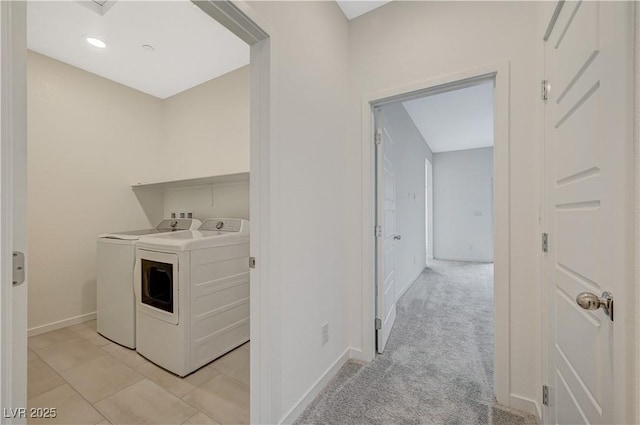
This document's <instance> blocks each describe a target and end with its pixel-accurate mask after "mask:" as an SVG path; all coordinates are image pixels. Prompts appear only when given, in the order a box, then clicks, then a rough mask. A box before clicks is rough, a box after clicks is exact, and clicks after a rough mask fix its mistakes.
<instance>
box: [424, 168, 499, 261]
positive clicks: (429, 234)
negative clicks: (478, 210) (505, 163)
mask: <svg viewBox="0 0 640 425" xmlns="http://www.w3.org/2000/svg"><path fill="white" fill-rule="evenodd" d="M424 175H425V181H426V184H425V185H424V199H425V204H426V206H425V211H424V216H425V220H426V224H425V228H426V229H427V231H426V241H425V245H427V246H426V251H425V252H426V253H427V255H426V261H427V262H428V261H429V260H433V251H434V247H433V161H431V160H430V159H429V158H425V161H424ZM491 185H493V180H492V181H491ZM492 196H493V195H492ZM492 214H493V211H492Z"/></svg>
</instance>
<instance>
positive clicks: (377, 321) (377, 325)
mask: <svg viewBox="0 0 640 425" xmlns="http://www.w3.org/2000/svg"><path fill="white" fill-rule="evenodd" d="M380 329H382V320H381V319H376V330H377V331H379V330H380Z"/></svg>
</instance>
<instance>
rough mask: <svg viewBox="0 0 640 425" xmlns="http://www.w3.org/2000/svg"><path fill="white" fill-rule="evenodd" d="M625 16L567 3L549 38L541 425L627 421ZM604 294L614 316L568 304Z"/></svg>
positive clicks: (614, 6)
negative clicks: (610, 297) (544, 384)
mask: <svg viewBox="0 0 640 425" xmlns="http://www.w3.org/2000/svg"><path fill="white" fill-rule="evenodd" d="M630 16H633V13H632V8H631V6H630V5H629V4H627V3H623V2H588V1H584V2H566V3H564V5H563V6H562V9H561V12H560V15H559V16H558V20H557V21H556V23H555V26H554V27H553V31H552V32H551V35H550V37H549V39H548V41H546V43H545V68H546V74H547V79H548V81H549V87H550V93H549V97H548V100H547V101H546V106H545V127H546V131H545V170H546V172H545V174H546V184H545V186H546V189H545V194H546V202H547V210H546V211H547V212H546V220H545V223H546V228H547V231H548V233H549V251H548V253H547V254H546V261H545V264H546V273H545V274H546V285H545V291H546V294H547V296H546V299H547V307H548V316H547V320H548V326H547V330H548V333H547V334H548V339H547V366H548V367H547V373H548V376H547V384H548V386H549V406H548V408H546V409H545V415H546V418H545V422H546V423H552V424H614V423H628V418H627V416H626V412H627V407H628V406H626V388H627V382H626V380H627V379H628V378H627V372H631V369H629V370H627V369H626V364H627V359H626V358H625V343H626V341H625V333H626V331H627V330H626V329H625V321H627V320H629V319H628V317H627V311H628V309H627V306H626V303H627V298H628V295H629V294H627V293H626V288H627V285H629V284H630V283H631V282H632V272H631V271H632V267H631V250H630V246H631V245H630V244H631V242H632V237H633V227H632V222H631V214H632V209H631V208H632V203H631V202H632V199H633V192H632V163H631V159H632V157H633V141H632V133H631V129H632V118H631V116H632V115H631V112H632V110H633V109H632V107H631V106H632V105H631V101H632V99H631V94H632V92H633V90H632V89H633V86H632V85H631V84H630V78H631V75H630V70H631V69H632V66H631V56H630V52H631V50H630V46H631V40H632V39H631V36H632V32H631V28H632V27H631V26H630V22H631V21H630V19H629V17H630ZM604 291H609V292H611V293H612V294H613V299H614V309H613V313H614V314H613V319H615V320H613V321H612V320H611V318H610V316H608V315H607V314H606V313H605V311H604V310H603V309H602V308H600V309H594V310H587V309H584V308H582V307H581V306H579V305H578V304H577V301H576V297H577V295H578V294H579V293H583V292H589V293H592V294H595V295H596V296H598V297H600V296H601V294H602V293H603V292H604Z"/></svg>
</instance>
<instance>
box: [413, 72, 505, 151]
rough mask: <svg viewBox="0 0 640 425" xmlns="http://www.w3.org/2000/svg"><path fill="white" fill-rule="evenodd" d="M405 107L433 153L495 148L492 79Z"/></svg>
mask: <svg viewBox="0 0 640 425" xmlns="http://www.w3.org/2000/svg"><path fill="white" fill-rule="evenodd" d="M402 105H403V106H404V108H405V109H406V110H407V112H408V113H409V116H410V117H411V119H412V120H413V122H414V123H415V124H416V127H418V130H419V131H420V133H421V134H422V137H423V138H424V140H425V141H426V142H427V144H428V145H429V147H430V148H431V150H432V151H433V152H434V153H436V152H448V151H457V150H463V149H474V148H483V147H488V146H493V80H491V81H487V82H483V83H482V84H478V85H475V86H471V87H466V88H463V89H458V90H453V91H448V92H445V93H440V94H435V95H430V96H426V97H422V98H419V99H414V100H409V101H406V102H402Z"/></svg>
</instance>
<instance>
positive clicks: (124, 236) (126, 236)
mask: <svg viewBox="0 0 640 425" xmlns="http://www.w3.org/2000/svg"><path fill="white" fill-rule="evenodd" d="M156 233H160V231H159V230H157V229H144V230H130V231H127V232H116V233H103V234H101V235H100V236H99V237H101V238H105V239H120V240H125V241H136V240H138V239H140V236H144V235H153V234H156Z"/></svg>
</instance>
